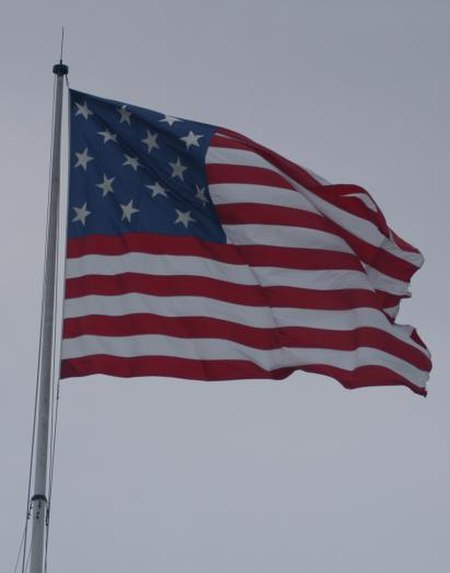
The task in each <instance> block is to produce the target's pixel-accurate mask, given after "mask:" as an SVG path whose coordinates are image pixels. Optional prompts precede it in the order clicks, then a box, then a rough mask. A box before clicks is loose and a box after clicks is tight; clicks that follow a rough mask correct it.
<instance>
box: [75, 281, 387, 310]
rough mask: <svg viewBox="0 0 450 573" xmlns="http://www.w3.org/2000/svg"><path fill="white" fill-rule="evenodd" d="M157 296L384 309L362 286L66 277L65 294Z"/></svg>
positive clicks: (281, 305) (250, 303) (318, 307)
mask: <svg viewBox="0 0 450 573" xmlns="http://www.w3.org/2000/svg"><path fill="white" fill-rule="evenodd" d="M132 292H134V293H140V294H148V295H154V296H201V297H206V298H212V299H215V300H222V301H225V302H232V303H235V304H242V305H248V306H261V307H269V308H277V307H278V308H301V309H311V310H314V309H316V310H351V309H354V308H374V309H378V310H381V308H382V307H380V300H379V298H378V297H377V295H376V294H375V293H373V292H372V291H370V290H363V289H345V290H343V289H338V290H328V291H326V290H324V291H318V290H312V289H302V288H295V287H283V286H273V287H261V286H257V285H237V284H233V283H228V282H225V281H220V280H217V279H210V278H201V277H191V276H181V275H180V276H171V277H163V276H156V275H143V274H136V273H124V274H121V275H112V276H109V275H108V276H105V275H87V276H83V277H78V278H73V279H67V280H66V298H67V299H72V298H78V297H81V296H87V295H95V294H97V295H102V296H114V295H116V296H117V295H121V294H126V293H132Z"/></svg>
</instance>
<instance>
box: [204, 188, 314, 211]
mask: <svg viewBox="0 0 450 573" xmlns="http://www.w3.org/2000/svg"><path fill="white" fill-rule="evenodd" d="M209 192H210V195H211V198H212V200H213V203H214V204H215V205H228V204H230V203H232V204H239V203H255V204H258V205H261V204H262V205H273V206H277V207H291V208H293V209H300V210H302V211H308V212H312V213H316V214H318V215H321V213H319V211H318V210H317V208H316V207H315V206H314V205H313V204H312V203H311V202H310V201H309V200H308V199H307V198H306V197H304V196H303V195H301V193H299V192H298V191H296V190H294V189H285V188H283V187H270V186H269V185H251V184H249V183H235V184H234V183H215V184H214V185H209ZM321 216H322V215H321Z"/></svg>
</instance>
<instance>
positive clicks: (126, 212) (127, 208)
mask: <svg viewBox="0 0 450 573" xmlns="http://www.w3.org/2000/svg"><path fill="white" fill-rule="evenodd" d="M120 207H121V209H122V221H123V220H124V219H126V220H127V221H128V222H129V223H131V216H132V215H134V214H135V213H139V209H135V208H134V207H133V199H131V201H130V202H129V203H128V204H127V205H121V206H120Z"/></svg>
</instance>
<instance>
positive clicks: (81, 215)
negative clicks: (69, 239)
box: [72, 203, 91, 226]
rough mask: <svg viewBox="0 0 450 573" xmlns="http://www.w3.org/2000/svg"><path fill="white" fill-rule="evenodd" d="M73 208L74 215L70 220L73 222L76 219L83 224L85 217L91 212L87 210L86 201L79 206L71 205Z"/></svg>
mask: <svg viewBox="0 0 450 573" xmlns="http://www.w3.org/2000/svg"><path fill="white" fill-rule="evenodd" d="M73 209H74V210H75V213H76V215H75V217H74V218H73V219H72V222H73V223H75V222H76V221H80V222H81V224H82V225H83V226H84V225H85V224H86V217H89V215H90V214H91V212H90V211H88V210H87V203H85V204H84V205H82V206H81V207H73Z"/></svg>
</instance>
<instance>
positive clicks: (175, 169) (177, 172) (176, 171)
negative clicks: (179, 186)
mask: <svg viewBox="0 0 450 573" xmlns="http://www.w3.org/2000/svg"><path fill="white" fill-rule="evenodd" d="M169 165H170V166H171V167H172V177H179V178H180V179H181V181H183V180H184V178H183V171H186V169H187V167H185V166H184V165H183V164H182V163H181V161H180V158H178V159H177V161H176V163H170V162H169Z"/></svg>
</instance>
